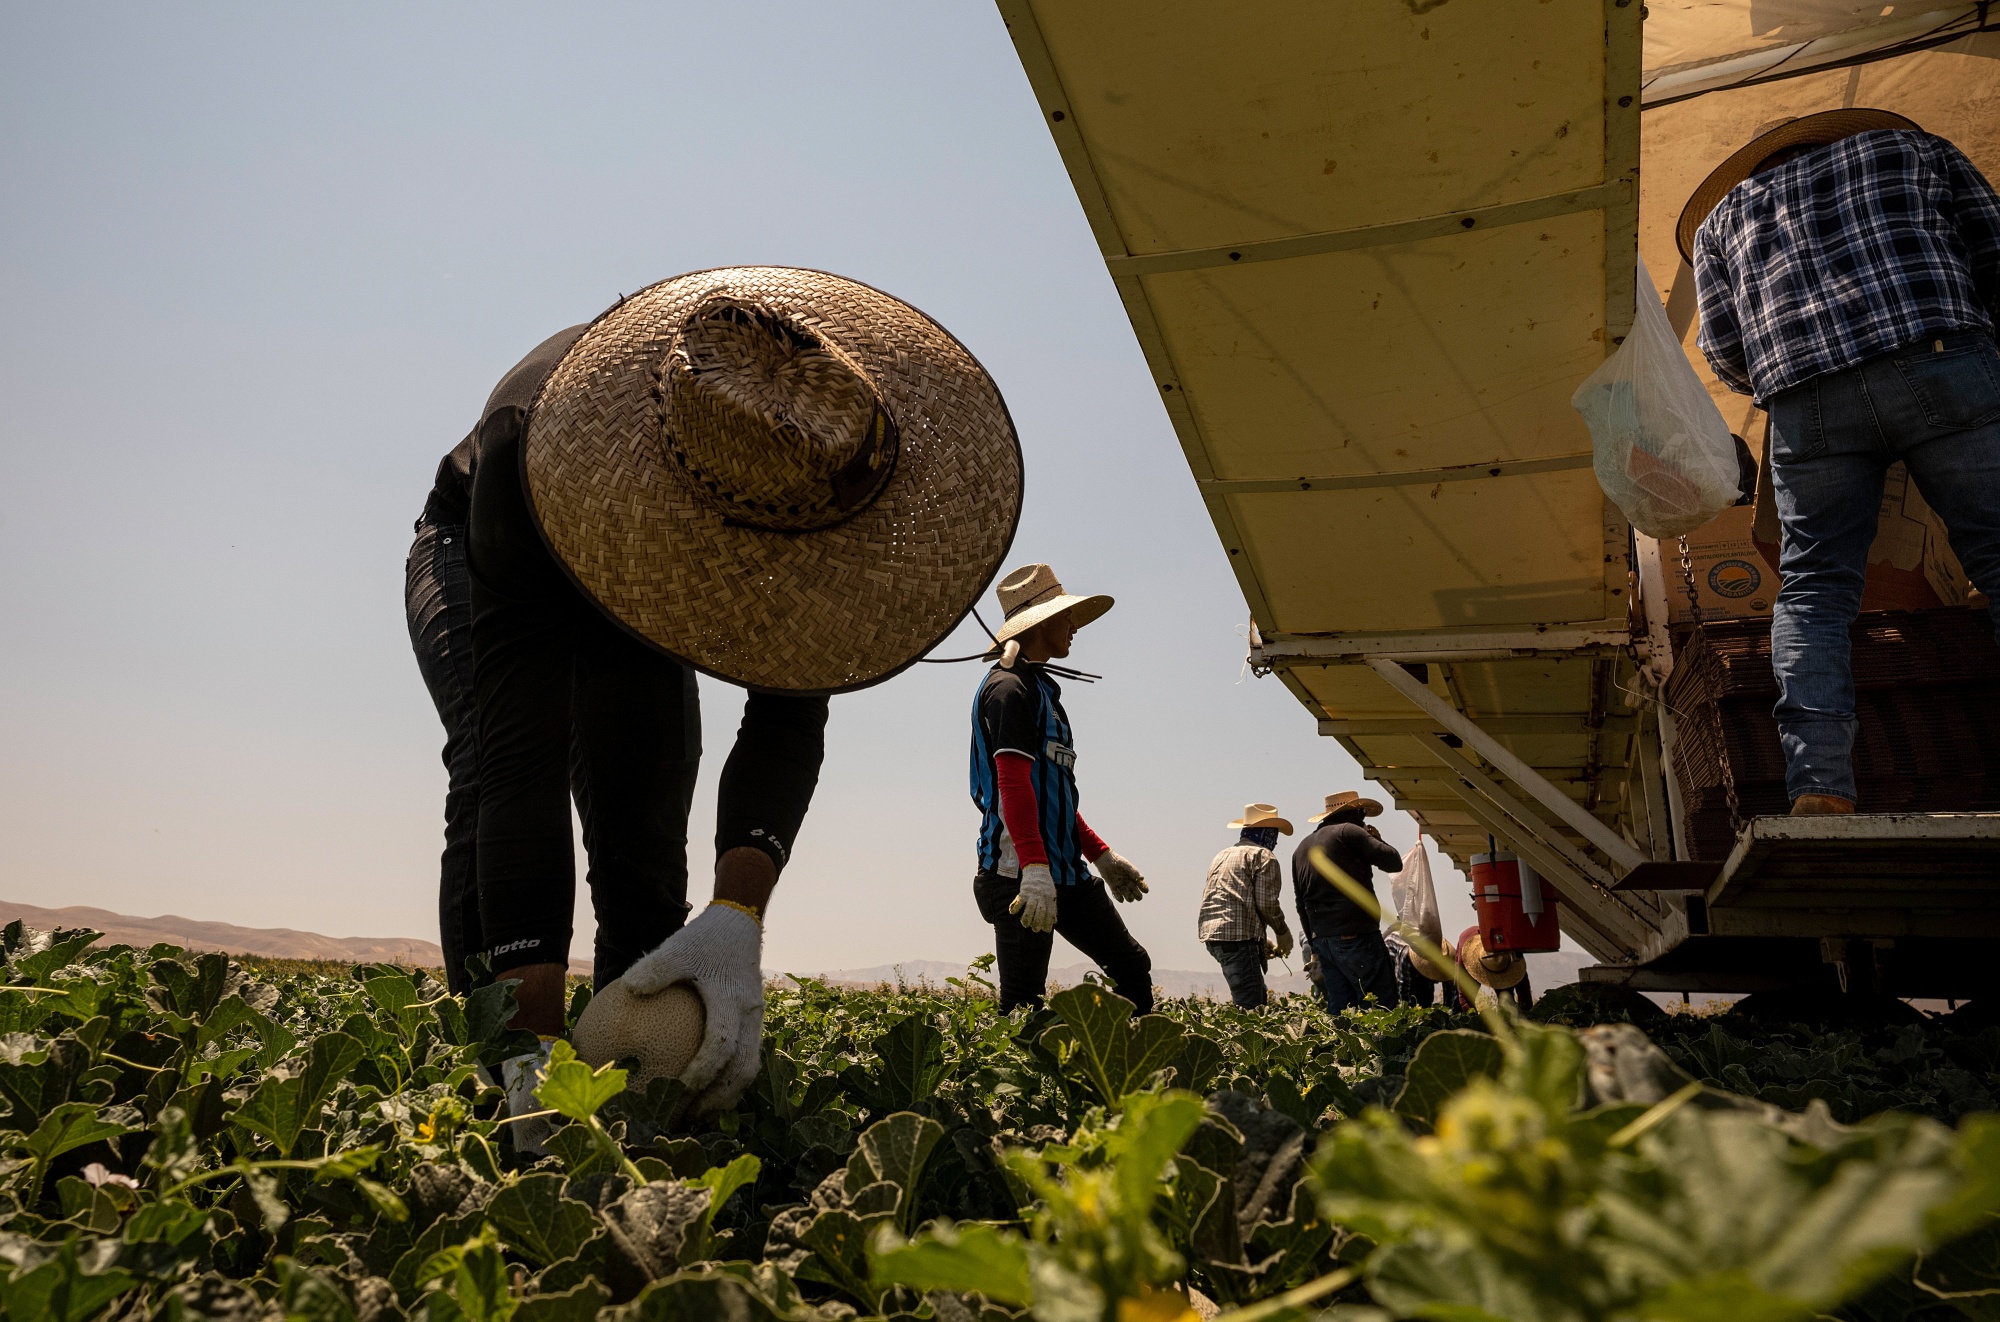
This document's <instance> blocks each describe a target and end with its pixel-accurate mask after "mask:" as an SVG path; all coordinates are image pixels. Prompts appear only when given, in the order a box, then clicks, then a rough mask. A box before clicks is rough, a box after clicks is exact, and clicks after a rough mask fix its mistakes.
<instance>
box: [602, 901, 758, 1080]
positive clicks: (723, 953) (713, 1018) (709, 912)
mask: <svg viewBox="0 0 2000 1322" xmlns="http://www.w3.org/2000/svg"><path fill="white" fill-rule="evenodd" d="M763 953H764V927H763V924H761V923H759V922H758V921H757V920H756V919H755V918H753V917H751V916H750V914H749V912H748V911H746V910H743V909H739V908H736V907H735V906H734V905H730V904H724V903H720V902H718V903H713V904H710V905H709V906H708V907H707V908H706V909H703V910H702V911H701V912H700V913H699V914H697V915H696V916H695V920H694V921H693V922H691V923H689V924H688V925H687V926H686V927H683V928H682V929H681V930H680V931H678V932H676V933H674V934H673V935H672V936H670V937H668V938H667V939H666V940H665V941H662V942H661V943H660V948H659V949H658V950H655V951H653V952H652V953H651V954H649V955H645V956H642V957H641V958H640V959H639V961H638V963H636V964H634V965H633V966H632V967H631V968H629V969H626V970H625V975H624V977H623V978H622V979H620V981H622V982H623V983H624V984H625V985H626V986H627V987H628V988H630V989H631V990H632V992H633V993H634V994H635V995H639V996H651V995H654V994H655V993H658V992H662V991H665V990H666V989H667V988H669V987H671V986H673V985H674V984H675V983H677V982H688V983H693V984H694V989H695V991H696V992H697V993H699V994H700V996H701V1004H702V1009H703V1010H704V1011H705V1013H706V1015H707V1031H706V1032H705V1033H704V1034H703V1035H702V1039H701V1050H699V1051H697V1052H695V1053H694V1059H693V1060H691V1061H689V1062H688V1067H687V1069H686V1070H685V1071H683V1072H682V1074H681V1082H683V1083H685V1084H686V1085H687V1086H688V1090H689V1091H690V1092H691V1093H693V1094H694V1108H693V1109H694V1110H695V1112H696V1113H698V1114H707V1113H712V1112H715V1111H721V1110H725V1109H727V1108H728V1107H731V1106H733V1105H735V1103H736V1099H737V1098H738V1097H741V1096H742V1095H743V1090H744V1089H745V1088H748V1087H749V1086H750V1081H751V1080H753V1079H755V1078H756V1077H757V1070H758V1067H759V1065H760V1064H761V1063H762V1056H761V1054H760V1053H761V1049H762V1047H763V1044H764V970H763V966H762V956H763Z"/></svg>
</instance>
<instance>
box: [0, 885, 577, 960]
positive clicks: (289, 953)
mask: <svg viewBox="0 0 2000 1322" xmlns="http://www.w3.org/2000/svg"><path fill="white" fill-rule="evenodd" d="M16 918H18V919H20V920H21V921H22V922H24V923H26V924H27V925H28V926H29V927H39V928H42V929H44V930H47V929H48V928H52V927H88V928H92V929H94V930H96V931H99V932H102V933H104V940H103V942H102V943H101V944H104V945H114V946H117V945H123V946H137V947H139V948H140V949H142V950H143V949H145V948H146V947H148V946H151V945H155V944H157V943H159V942H162V941H164V942H166V943H168V944H169V945H176V946H180V947H182V948H183V949H186V950H220V951H224V952H226V953H228V954H231V955H263V956H265V957H266V958H269V959H328V960H334V961H337V962H339V963H342V964H402V965H404V966H406V967H408V966H414V967H417V968H427V969H441V968H443V967H444V951H443V950H442V949H440V948H439V947H438V944H437V943H436V942H435V941H419V940H417V939H416V938H414V937H407V936H321V935H320V934H319V933H318V932H300V931H297V930H295V929H293V928H290V927H238V926H236V924H234V923H212V922H206V921H203V920H202V919H199V918H183V917H181V916H180V915H179V914H171V913H169V914H161V915H160V916H159V917H158V918H134V917H132V916H131V915H130V914H122V913H113V912H111V911H110V910H109V909H92V908H89V907H86V906H84V905H80V904H78V905H71V906H69V907H68V908H63V909H44V908H42V907H41V906H39V905H34V904H16V903H13V902H12V901H8V900H0V924H4V923H9V922H12V921H13V920H14V919H16ZM570 971H571V972H572V973H585V974H587V973H589V972H590V961H589V960H587V959H584V960H576V959H573V960H571V961H570Z"/></svg>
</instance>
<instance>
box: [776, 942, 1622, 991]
mask: <svg viewBox="0 0 2000 1322" xmlns="http://www.w3.org/2000/svg"><path fill="white" fill-rule="evenodd" d="M1290 962H1291V967H1292V971H1291V972H1289V973H1287V972H1286V971H1285V965H1284V964H1283V963H1281V962H1279V961H1278V960H1275V959H1274V960H1272V961H1271V968H1270V971H1269V972H1268V973H1266V974H1265V975H1264V982H1265V985H1266V986H1268V987H1270V989H1271V991H1272V992H1273V994H1277V995H1282V994H1284V993H1286V992H1307V991H1310V990H1312V988H1311V986H1310V984H1309V983H1308V982H1307V981H1306V975H1305V974H1304V973H1303V972H1301V971H1300V970H1299V961H1298V956H1297V952H1294V953H1293V957H1292V959H1291V961H1290ZM1596 962H1597V961H1595V960H1594V959H1592V958H1591V957H1590V956H1589V955H1586V954H1583V953H1582V952H1581V951H1570V950H1557V951H1552V952H1550V953H1549V954H1546V955H1530V956H1528V981H1529V982H1530V983H1531V984H1532V985H1533V987H1534V990H1535V993H1536V995H1540V994H1541V993H1542V992H1544V991H1547V990H1548V989H1549V988H1551V987H1560V986H1562V985H1563V984H1565V983H1570V982H1575V981H1576V971H1577V970H1578V969H1579V968H1582V967H1583V966H1584V965H1586V964H1594V963H1596ZM1096 969H1097V966H1096V965H1095V964H1066V965H1064V966H1063V967H1061V968H1051V969H1050V970H1049V981H1050V982H1051V983H1054V984H1056V985H1058V986H1063V987H1073V986H1075V985H1076V984H1077V983H1079V982H1082V981H1083V975H1084V974H1086V973H1092V972H1095V971H1096ZM811 976H814V977H819V978H823V979H825V980H826V981H828V982H831V983H835V984H837V985H840V986H847V987H878V986H881V985H883V984H885V983H886V984H888V985H889V986H891V987H894V986H897V985H899V984H901V985H908V986H918V985H921V984H925V983H928V984H929V985H930V986H933V987H942V986H944V985H945V979H947V978H963V977H965V976H966V973H965V965H963V964H950V963H946V962H944V961H942V960H935V959H912V960H907V961H905V962H904V963H901V964H878V965H876V966H875V967H873V968H865V969H834V970H831V971H829V972H825V973H819V974H814V975H811ZM982 976H983V977H985V978H986V979H987V980H988V981H989V982H990V981H992V980H993V975H992V974H991V973H987V974H983V975H982ZM1153 985H1154V986H1155V987H1158V988H1159V989H1160V992H1161V993H1162V994H1163V995H1166V996H1205V997H1209V998H1210V999H1213V1000H1218V1001H1222V1000H1228V999H1229V984H1228V983H1226V982H1224V981H1223V979H1222V970H1221V969H1220V968H1213V969H1199V970H1190V969H1154V970H1153Z"/></svg>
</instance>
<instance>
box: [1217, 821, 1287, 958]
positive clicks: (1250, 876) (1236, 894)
mask: <svg viewBox="0 0 2000 1322" xmlns="http://www.w3.org/2000/svg"><path fill="white" fill-rule="evenodd" d="M1284 879H1285V874H1284V869H1283V868H1281V867H1279V866H1278V860H1277V858H1276V857H1275V856H1274V855H1273V854H1272V853H1271V851H1270V850H1268V849H1265V848H1264V847H1263V846H1261V845H1231V846H1230V847H1229V848H1227V849H1225V850H1223V851H1222V852H1221V853H1220V854H1217V855H1216V856H1215V861H1214V862H1213V863H1210V864H1209V865H1208V888H1207V889H1206V890H1204V891H1203V892H1202V896H1201V931H1200V933H1199V939H1201V940H1203V941H1262V940H1263V939H1264V928H1265V927H1266V926H1268V927H1269V928H1270V929H1271V932H1272V934H1273V935H1274V936H1275V935H1276V934H1277V933H1280V932H1283V933H1285V934H1286V935H1287V936H1289V935H1290V929H1289V928H1287V927H1286V926H1285V911H1284V910H1283V909H1281V908H1279V907H1278V895H1279V893H1280V891H1281V890H1282V888H1283V886H1284Z"/></svg>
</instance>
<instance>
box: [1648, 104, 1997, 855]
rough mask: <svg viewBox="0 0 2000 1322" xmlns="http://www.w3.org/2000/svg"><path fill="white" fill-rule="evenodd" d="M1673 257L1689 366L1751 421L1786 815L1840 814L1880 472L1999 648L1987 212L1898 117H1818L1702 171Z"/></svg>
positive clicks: (1951, 167) (1989, 196) (1844, 805)
mask: <svg viewBox="0 0 2000 1322" xmlns="http://www.w3.org/2000/svg"><path fill="white" fill-rule="evenodd" d="M1677 237H1678V239H1679V242H1680V248H1681V255H1682V256H1683V257H1685V258H1687V259H1688V260H1689V261H1690V262H1692V263H1693V265H1694V270H1695V292H1696V295H1697V298H1698V301H1699V303H1700V307H1701V337H1700V343H1701V349H1702V352H1703V354H1705V355H1706V356H1707V358H1708V362H1709V366H1711V367H1712V368H1714V370H1715V374H1716V375H1717V376H1718V377H1720V378H1721V379H1722V380H1723V381H1724V382H1725V383H1727V384H1728V386H1729V387H1730V388H1731V389H1732V390H1735V391H1737V392H1739V393H1741V394H1746V395H1749V396H1750V397H1751V398H1752V400H1753V401H1755V403H1756V404H1757V405H1758V406H1759V407H1761V408H1764V409H1766V410H1768V411H1769V414H1770V428H1769V436H1768V439H1767V441H1766V448H1767V450H1768V452H1769V458H1770V461H1771V487H1772V494H1773V496H1774V498H1775V503H1776V505H1777V510H1778V519H1779V522H1780V524H1781V525H1782V528H1783V536H1782V546H1781V548H1780V554H1779V560H1778V575H1779V580H1780V583H1779V588H1778V599H1777V604H1776V606H1775V608H1774V609H1773V611H1772V619H1771V664H1772V669H1773V670H1774V671H1775V672H1776V674H1777V680H1778V704H1777V708H1776V710H1775V712H1774V713H1773V714H1774V715H1775V716H1776V718H1777V721H1778V735H1779V740H1780V742H1781V743H1782V744H1783V746H1784V750H1785V788H1786V791H1787V793H1788V794H1789V796H1790V799H1791V803H1792V812H1793V813H1794V814H1795V815H1803V814H1812V813H1850V812H1853V811H1854V806H1855V801H1856V790H1855V783H1854V765H1853V749H1854V735H1855V730H1856V728H1857V722H1856V720H1855V716H1854V678H1853V672H1852V666H1851V662H1850V653H1849V643H1848V628H1849V626H1850V625H1852V624H1853V623H1854V618H1855V616H1856V614H1858V613H1859V611H1860V608H1861V592H1862V586H1863V583H1864V580H1865V578H1866V571H1867V559H1868V548H1869V546H1870V544H1871V543H1872V542H1873V541H1874V539H1875V530H1876V521H1877V515H1878V512H1879V510H1880V507H1881V503H1882V481H1883V473H1884V472H1885V471H1886V470H1887V468H1888V467H1889V465H1890V464H1892V463H1894V462H1896V461H1897V460H1901V461H1902V462H1903V463H1904V464H1905V466H1907V468H1908V469H1909V473H1910V476H1911V477H1912V478H1913V479H1915V481H1916V484H1917V489H1918V490H1919V491H1921V492H1922V493H1923V497H1924V499H1925V501H1927V502H1928V503H1929V504H1930V506H1931V508H1932V509H1934V510H1936V511H1937V512H1938V514H1939V515H1940V516H1941V517H1942V518H1943V519H1944V522H1945V526H1946V528H1948V529H1949V530H1950V533H1951V547H1952V550H1953V551H1955V552H1956V553H1957V554H1958V558H1959V560H1960V561H1961V562H1962V563H1963V565H1964V566H1965V571H1966V573H1967V575H1968V576H1969V577H1970V578H1971V580H1972V582H1973V584H1974V585H1975V586H1976V587H1978V588H1979V590H1980V591H1981V592H1983V593H1985V594H1986V596H1987V599H1988V602H1989V606H1990V609H1991V610H1992V611H1993V613H1994V623H1995V628H1996V632H2000V350H1996V348H1995V346H1994V338H1993V333H1994V326H1995V324H1996V322H2000V197H1996V196H1995V194H1994V191H1993V187H1992V185H1991V184H1989V183H1988V182H1987V181H1986V180H1985V178H1984V177H1982V176H1981V175H1980V173H1979V171H1978V170H1977V169H1976V168H1975V167H1974V166H1973V164H1972V162H1970V161H1969V160H1967V159H1966V158H1965V155H1964V153H1962V152H1960V151H1959V150H1958V148H1956V147H1954V146H1952V144H1951V143H1949V142H1947V141H1945V140H1944V139H1943V138H1940V137H1937V136H1935V135H1934V134H1929V133H1925V132H1924V131H1922V130H1921V129H1919V128H1918V127H1917V126H1916V125H1915V124H1914V123H1912V122H1910V121H1909V120H1907V119H1905V118H1903V117H1902V116H1901V115H1895V114H1891V113H1889V112H1888V111H1885V110H1870V109H1852V110H1829V111H1825V112H1822V113H1820V114H1817V115H1807V116H1806V117H1804V118H1803V119H1795V120H1792V121H1791V122H1789V123H1786V124H1782V125H1779V126H1778V127H1777V128H1774V129H1772V130H1771V131H1769V132H1767V133H1764V134H1761V135H1759V136H1758V137H1757V138H1756V139H1755V140H1754V141H1752V142H1751V143H1750V144H1749V145H1748V146H1746V147H1744V148H1742V149H1741V150H1740V151H1738V152H1736V153H1735V154H1734V155H1732V156H1731V157H1730V158H1729V159H1728V160H1726V161H1724V162H1723V163H1722V164H1721V165H1720V166H1718V167H1716V169H1715V171H1714V172H1713V173H1712V174H1710V175H1709V177H1708V178H1707V179H1706V180H1704V181H1703V182H1702V184H1701V186H1700V187H1699V188H1697V189H1696V190H1695V193H1694V196H1693V197H1692V198H1691V199H1690V200H1689V201H1688V205H1687V208H1686V210H1684V211H1683V212H1682V213H1681V218H1680V224H1679V228H1678V233H1677Z"/></svg>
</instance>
